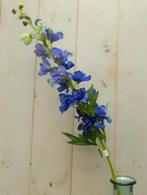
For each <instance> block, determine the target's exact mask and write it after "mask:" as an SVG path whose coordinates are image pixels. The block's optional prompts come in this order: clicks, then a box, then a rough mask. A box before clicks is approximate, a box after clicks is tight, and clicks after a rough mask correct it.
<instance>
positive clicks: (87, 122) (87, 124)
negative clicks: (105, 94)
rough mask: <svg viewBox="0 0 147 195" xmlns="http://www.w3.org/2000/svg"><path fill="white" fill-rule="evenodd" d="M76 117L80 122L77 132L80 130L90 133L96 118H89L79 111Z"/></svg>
mask: <svg viewBox="0 0 147 195" xmlns="http://www.w3.org/2000/svg"><path fill="white" fill-rule="evenodd" d="M77 113H78V116H76V118H78V121H81V122H80V124H79V126H78V130H82V131H84V132H86V133H89V132H90V131H91V128H92V127H93V126H94V124H95V123H96V121H97V118H96V117H95V116H94V117H92V116H89V115H87V114H84V113H82V112H81V111H79V110H77Z"/></svg>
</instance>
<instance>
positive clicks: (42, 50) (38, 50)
mask: <svg viewBox="0 0 147 195" xmlns="http://www.w3.org/2000/svg"><path fill="white" fill-rule="evenodd" d="M34 52H35V54H36V56H38V57H43V58H47V57H49V54H48V51H47V48H46V47H45V46H44V45H43V44H42V43H37V44H36V45H35V50H34Z"/></svg>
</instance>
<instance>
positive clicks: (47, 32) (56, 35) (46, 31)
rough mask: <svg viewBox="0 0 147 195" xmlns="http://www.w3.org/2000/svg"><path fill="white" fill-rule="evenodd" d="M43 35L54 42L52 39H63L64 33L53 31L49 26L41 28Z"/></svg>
mask: <svg viewBox="0 0 147 195" xmlns="http://www.w3.org/2000/svg"><path fill="white" fill-rule="evenodd" d="M43 35H44V36H45V37H46V38H47V39H48V40H49V41H50V42H54V41H58V40H60V39H63V37H64V34H63V32H57V33H54V32H53V31H52V30H51V29H49V28H45V29H44V30H43Z"/></svg>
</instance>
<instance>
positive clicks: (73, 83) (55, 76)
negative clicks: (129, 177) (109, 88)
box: [13, 6, 111, 145]
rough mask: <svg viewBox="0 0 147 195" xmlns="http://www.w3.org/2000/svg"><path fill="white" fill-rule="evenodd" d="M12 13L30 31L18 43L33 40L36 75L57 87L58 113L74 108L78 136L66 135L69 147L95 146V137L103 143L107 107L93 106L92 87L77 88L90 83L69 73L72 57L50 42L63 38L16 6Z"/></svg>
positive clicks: (94, 93)
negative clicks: (29, 27) (44, 77)
mask: <svg viewBox="0 0 147 195" xmlns="http://www.w3.org/2000/svg"><path fill="white" fill-rule="evenodd" d="M16 12H18V14H19V18H20V20H21V21H22V23H23V25H25V26H27V25H30V26H31V27H32V29H33V31H32V32H30V33H24V34H23V35H22V36H21V40H22V41H23V42H24V43H25V44H26V45H28V44H30V43H31V42H32V40H33V39H36V40H37V43H36V45H35V50H34V53H35V54H36V56H38V57H39V58H40V59H41V62H40V68H39V71H38V74H39V76H44V75H46V76H47V77H48V78H47V80H48V83H49V84H50V85H51V86H56V87H57V90H58V92H59V99H60V104H61V105H60V106H59V109H60V111H61V113H63V112H65V111H67V110H68V109H69V108H70V107H74V108H76V116H75V118H77V119H78V121H79V125H78V130H79V131H80V132H81V134H79V135H78V137H76V136H72V135H71V134H68V135H67V134H66V135H67V136H68V137H69V138H70V139H71V142H70V143H73V144H79V145H84V144H85V145H95V144H96V138H97V137H100V136H101V137H102V138H104V139H105V121H107V122H108V123H110V122H111V119H110V117H109V116H108V115H107V107H106V106H105V105H99V104H98V103H97V98H98V92H97V91H96V89H94V87H93V85H92V86H90V88H89V89H86V88H81V87H80V83H81V82H85V81H90V80H91V76H90V75H86V74H85V73H84V72H82V71H81V70H76V71H70V69H71V68H73V67H74V63H73V62H72V60H71V57H72V53H71V52H69V51H67V50H62V49H61V48H58V47H54V42H57V41H59V40H60V39H63V38H64V34H63V32H54V31H53V30H52V29H50V28H48V27H47V26H46V25H45V24H44V23H43V22H42V20H41V19H37V20H36V21H35V22H34V23H33V22H32V20H31V18H30V17H29V16H28V15H26V14H25V13H24V11H23V6H19V8H18V10H14V9H13V13H14V14H16ZM81 135H82V136H81Z"/></svg>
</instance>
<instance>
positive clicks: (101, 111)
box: [95, 104, 112, 123]
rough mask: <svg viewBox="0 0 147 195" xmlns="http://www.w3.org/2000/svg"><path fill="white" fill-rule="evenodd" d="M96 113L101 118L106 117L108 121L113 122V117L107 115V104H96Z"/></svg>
mask: <svg viewBox="0 0 147 195" xmlns="http://www.w3.org/2000/svg"><path fill="white" fill-rule="evenodd" d="M95 113H96V115H97V116H98V117H99V118H100V119H105V120H106V121H107V122H108V123H111V122H112V120H111V118H110V117H109V116H108V115H107V107H106V106H105V105H100V106H99V105H98V104H96V110H95Z"/></svg>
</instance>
